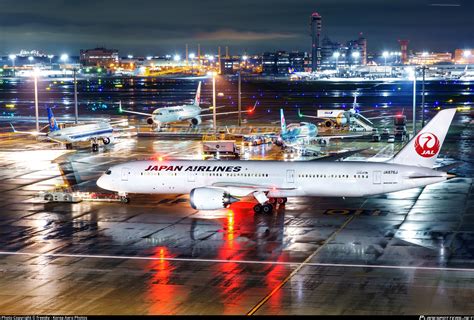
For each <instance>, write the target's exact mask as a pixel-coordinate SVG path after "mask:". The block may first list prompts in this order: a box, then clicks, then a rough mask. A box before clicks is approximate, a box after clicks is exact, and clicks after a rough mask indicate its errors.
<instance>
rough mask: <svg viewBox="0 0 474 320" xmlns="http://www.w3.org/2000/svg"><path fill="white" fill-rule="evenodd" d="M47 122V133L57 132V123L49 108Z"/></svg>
mask: <svg viewBox="0 0 474 320" xmlns="http://www.w3.org/2000/svg"><path fill="white" fill-rule="evenodd" d="M48 122H49V131H51V132H53V131H57V130H59V126H58V122H57V121H56V118H55V117H54V114H53V110H52V109H51V108H48Z"/></svg>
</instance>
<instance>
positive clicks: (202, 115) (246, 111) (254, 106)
mask: <svg viewBox="0 0 474 320" xmlns="http://www.w3.org/2000/svg"><path fill="white" fill-rule="evenodd" d="M257 104H258V101H256V102H255V104H254V105H253V108H251V109H248V110H242V111H241V113H252V112H254V111H255V109H256V108H257ZM236 113H239V111H229V112H219V113H216V116H223V115H226V114H236ZM211 116H213V114H212V113H206V114H201V117H211Z"/></svg>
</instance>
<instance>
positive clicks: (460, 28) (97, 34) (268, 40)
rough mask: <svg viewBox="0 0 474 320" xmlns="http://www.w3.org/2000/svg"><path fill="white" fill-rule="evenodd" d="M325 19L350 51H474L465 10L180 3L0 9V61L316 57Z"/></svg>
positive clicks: (87, 1)
mask: <svg viewBox="0 0 474 320" xmlns="http://www.w3.org/2000/svg"><path fill="white" fill-rule="evenodd" d="M312 12H318V13H319V14H320V15H321V16H322V37H324V36H329V37H330V38H331V39H332V40H335V41H338V42H346V41H347V40H351V39H356V38H357V37H358V36H359V33H360V32H362V33H363V34H364V36H365V37H366V38H367V42H368V51H369V52H381V51H383V50H398V49H399V46H398V42H397V40H398V39H409V40H410V45H409V48H410V49H412V50H418V51H423V50H429V51H453V50H454V49H456V48H464V47H472V45H473V42H474V40H473V38H472V34H473V31H474V27H473V25H472V22H471V19H472V12H474V1H469V0H442V1H429V0H397V1H392V2H390V3H386V2H385V1H379V0H360V1H351V0H339V1H336V0H319V1H310V0H294V1H287V0H260V1H255V0H239V1H236V2H229V3H228V2H223V1H217V0H203V1H199V2H196V1H191V0H180V1H174V2H171V1H170V2H166V3H161V2H152V1H146V0H136V1H133V2H130V1H123V0H116V1H109V0H104V1H92V0H83V1H80V2H72V1H60V0H44V1H32V0H20V1H19V0H16V1H13V0H3V1H2V11H1V12H0V21H1V22H0V48H1V49H0V54H4V55H5V54H9V53H16V52H18V51H19V50H21V49H26V50H32V49H37V50H43V51H45V52H48V53H49V52H52V53H55V54H60V53H62V52H66V53H69V54H70V55H78V54H79V49H85V48H93V47H98V46H99V47H107V48H114V49H118V50H119V52H120V55H121V56H125V55H127V54H133V55H140V56H146V55H154V54H161V55H165V54H173V53H181V54H182V53H184V50H185V44H186V43H187V44H188V45H189V52H194V53H196V52H197V45H198V43H199V44H200V45H201V53H202V54H205V53H217V46H221V49H222V50H223V51H222V52H223V53H224V50H225V46H228V47H229V49H230V53H231V54H242V53H244V52H247V53H261V52H264V51H273V50H279V49H282V50H300V51H306V52H310V51H311V38H310V27H309V22H310V15H311V13H312Z"/></svg>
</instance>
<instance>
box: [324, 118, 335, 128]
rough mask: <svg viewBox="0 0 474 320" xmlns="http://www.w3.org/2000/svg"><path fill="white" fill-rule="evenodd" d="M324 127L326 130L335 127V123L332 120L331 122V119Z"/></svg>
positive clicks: (325, 122)
mask: <svg viewBox="0 0 474 320" xmlns="http://www.w3.org/2000/svg"><path fill="white" fill-rule="evenodd" d="M324 126H325V127H326V128H331V127H333V126H334V122H333V121H332V120H329V119H328V120H326V121H324Z"/></svg>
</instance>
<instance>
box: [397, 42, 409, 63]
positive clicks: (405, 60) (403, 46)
mask: <svg viewBox="0 0 474 320" xmlns="http://www.w3.org/2000/svg"><path fill="white" fill-rule="evenodd" d="M408 42H410V40H398V43H400V51H401V52H402V63H403V64H407V63H408Z"/></svg>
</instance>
